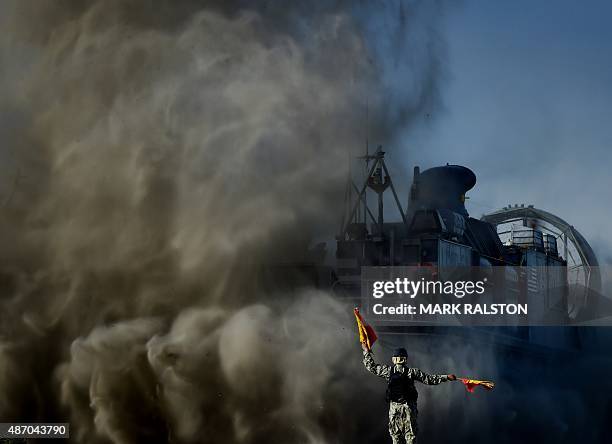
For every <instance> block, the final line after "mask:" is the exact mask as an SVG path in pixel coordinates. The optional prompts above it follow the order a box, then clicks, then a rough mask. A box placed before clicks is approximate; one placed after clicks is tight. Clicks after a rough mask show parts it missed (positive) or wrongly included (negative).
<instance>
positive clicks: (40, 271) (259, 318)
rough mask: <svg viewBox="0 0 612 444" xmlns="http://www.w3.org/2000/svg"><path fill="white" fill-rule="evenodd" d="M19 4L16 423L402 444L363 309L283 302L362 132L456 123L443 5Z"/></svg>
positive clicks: (4, 273) (9, 81)
mask: <svg viewBox="0 0 612 444" xmlns="http://www.w3.org/2000/svg"><path fill="white" fill-rule="evenodd" d="M0 8H1V9H0V17H1V19H0V20H1V25H2V33H3V39H2V43H1V44H0V57H1V66H2V69H1V80H2V82H1V83H2V86H1V87H0V98H1V103H2V105H1V108H0V134H1V135H2V148H1V151H0V160H1V164H2V168H1V170H0V172H1V176H2V179H1V181H0V186H1V188H0V195H1V197H2V200H0V203H1V204H2V208H1V212H0V243H1V244H2V251H1V252H0V289H1V293H0V295H1V299H0V304H1V307H0V308H1V311H0V312H1V313H2V315H1V316H2V319H1V323H0V326H1V327H0V391H1V392H2V393H3V396H2V397H0V418H1V419H2V420H3V421H68V422H70V424H71V439H72V440H73V441H74V442H87V443H95V442H99V443H107V442H112V443H132V442H180V443H190V442H211V443H216V442H224V443H261V442H304V443H322V442H356V441H357V440H362V441H363V440H365V441H371V442H374V441H375V440H376V439H378V438H377V437H381V436H385V435H386V432H385V428H386V427H385V424H384V421H376V422H375V423H374V424H372V423H371V421H370V420H368V419H367V418H369V416H370V409H371V403H369V402H368V400H371V399H372V396H374V394H375V395H376V396H377V398H376V399H380V401H378V405H379V407H381V408H383V409H384V405H383V403H382V395H380V394H379V393H377V390H368V389H367V387H370V388H372V387H375V385H374V384H375V382H373V381H372V380H371V378H368V377H367V376H366V375H364V373H365V372H364V371H363V369H362V368H361V367H360V365H361V364H360V362H359V359H357V356H358V354H357V351H356V350H355V349H356V345H355V341H354V332H353V330H352V320H351V318H350V311H348V310H347V307H345V306H344V305H343V304H341V303H340V302H338V301H337V300H336V299H334V298H332V297H331V296H329V295H328V294H325V293H324V292H321V291H318V290H314V289H300V290H295V289H293V290H292V289H287V287H289V288H292V286H291V285H288V286H285V287H284V288H276V287H275V286H273V285H272V286H271V285H270V282H272V283H274V282H275V281H276V280H282V279H281V278H285V277H287V276H286V275H287V274H288V275H289V277H291V272H288V273H286V272H284V271H283V270H285V268H282V267H280V268H278V264H287V263H294V264H295V263H305V262H309V261H312V260H313V254H314V253H313V251H312V250H309V246H310V244H311V242H312V240H313V239H317V238H320V237H321V236H324V235H326V236H329V235H330V234H331V233H333V232H334V230H335V229H337V227H336V224H337V220H338V217H339V211H338V208H340V205H341V204H342V200H341V197H342V196H341V193H342V190H343V187H342V185H343V181H344V178H345V175H346V170H345V168H344V166H345V165H346V159H347V156H348V153H349V151H350V150H352V149H353V147H355V146H357V145H360V144H362V143H363V140H364V135H365V134H366V130H365V127H366V126H367V127H368V130H367V133H368V134H370V136H371V137H372V140H376V141H379V142H381V143H386V142H390V141H392V140H393V138H394V137H395V134H396V130H397V129H398V128H400V127H406V126H408V125H410V124H411V123H412V122H413V120H414V119H415V118H416V117H418V116H420V115H422V114H423V113H424V112H426V111H427V110H429V109H430V108H432V107H435V106H437V105H438V104H439V95H438V89H437V86H438V81H439V79H440V76H441V75H442V74H443V72H442V71H443V70H442V68H441V65H440V56H441V53H442V52H443V43H442V42H441V41H440V39H439V36H438V35H437V31H436V26H437V21H438V18H439V16H440V13H441V10H442V9H443V5H442V4H439V3H436V2H414V1H413V2H403V1H400V2H397V3H393V4H391V3H387V2H364V3H360V4H358V5H353V4H352V2H338V1H319V2H315V3H314V4H301V5H300V4H286V3H283V4H282V5H281V4H273V3H272V2H265V1H262V2H240V1H229V2H212V1H210V2H207V1H180V2H171V1H158V2H134V1H128V0H111V1H107V0H104V1H102V0H99V1H69V0H65V1H56V2H45V3H40V2H35V1H9V2H3V4H2V6H0ZM366 107H367V109H368V110H369V112H368V114H369V117H368V119H367V120H366V118H365V114H366V113H365V109H366ZM274 264H276V265H274ZM270 267H272V269H271V270H272V271H270ZM274 267H276V268H274ZM265 276H272V277H271V278H270V277H268V278H266V277H265ZM289 281H291V279H289ZM354 387H363V389H362V390H355V389H354ZM375 404H376V403H375ZM349 417H353V418H355V420H354V421H351V420H348V419H347V418H349Z"/></svg>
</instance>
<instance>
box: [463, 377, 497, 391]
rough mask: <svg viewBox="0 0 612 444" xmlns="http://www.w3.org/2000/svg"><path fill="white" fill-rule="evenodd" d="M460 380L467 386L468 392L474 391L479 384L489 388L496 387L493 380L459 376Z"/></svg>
mask: <svg viewBox="0 0 612 444" xmlns="http://www.w3.org/2000/svg"><path fill="white" fill-rule="evenodd" d="M457 379H459V381H461V382H463V385H465V388H466V390H467V391H468V392H470V393H474V389H475V388H476V387H477V386H481V387H484V388H485V389H487V390H493V388H494V387H495V383H494V382H492V381H479V380H478V379H466V378H457Z"/></svg>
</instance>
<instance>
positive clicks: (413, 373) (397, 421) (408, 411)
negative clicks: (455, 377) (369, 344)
mask: <svg viewBox="0 0 612 444" xmlns="http://www.w3.org/2000/svg"><path fill="white" fill-rule="evenodd" d="M363 365H365V368H367V369H368V371H370V372H372V373H374V374H375V375H376V376H380V377H381V378H384V379H386V380H387V381H388V380H389V377H390V376H391V371H392V369H393V366H392V365H384V364H377V363H376V362H375V361H374V358H373V357H372V352H367V351H364V353H363ZM403 371H405V372H407V374H406V378H408V380H409V384H411V385H412V386H414V381H419V382H421V383H423V384H427V385H437V384H440V383H442V382H445V381H448V376H447V375H428V374H427V373H424V372H422V371H421V370H419V369H418V368H409V367H404V369H403ZM414 393H415V398H414V400H408V401H406V402H393V401H391V402H390V403H389V434H390V435H391V439H392V440H393V444H401V443H404V442H405V443H406V444H416V437H417V431H418V427H417V416H418V410H417V401H416V391H415V392H414Z"/></svg>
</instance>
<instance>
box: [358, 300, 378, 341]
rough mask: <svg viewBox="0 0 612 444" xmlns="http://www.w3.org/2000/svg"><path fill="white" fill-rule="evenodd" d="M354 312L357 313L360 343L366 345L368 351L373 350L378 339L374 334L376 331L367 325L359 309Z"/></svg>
mask: <svg viewBox="0 0 612 444" xmlns="http://www.w3.org/2000/svg"><path fill="white" fill-rule="evenodd" d="M353 312H354V313H355V320H356V321H357V330H358V331H359V342H361V343H362V344H364V345H365V346H366V347H367V348H368V350H371V349H372V345H374V342H376V339H378V337H377V336H376V333H374V329H373V328H372V327H370V326H369V325H368V324H366V322H365V321H364V320H363V318H362V317H361V314H360V313H359V309H358V308H355V309H354V310H353Z"/></svg>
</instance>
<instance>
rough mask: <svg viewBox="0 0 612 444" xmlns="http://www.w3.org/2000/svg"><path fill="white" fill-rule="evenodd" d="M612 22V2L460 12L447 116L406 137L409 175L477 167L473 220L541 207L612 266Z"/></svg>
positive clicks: (447, 31)
mask: <svg viewBox="0 0 612 444" xmlns="http://www.w3.org/2000/svg"><path fill="white" fill-rule="evenodd" d="M611 18H612V2H603V1H600V2H596V1H589V2H577V1H573V2H572V1H555V2H552V1H548V2H544V1H541V2H535V1H507V2H502V1H484V0H480V1H476V0H472V1H469V0H468V1H465V2H464V3H463V4H462V5H461V6H460V7H456V8H453V9H452V11H451V13H449V14H447V15H446V17H445V20H444V29H443V33H444V35H445V37H446V39H447V42H448V57H447V60H446V70H447V75H446V77H447V78H446V80H445V81H444V82H443V83H442V92H441V95H442V99H443V103H444V109H443V110H442V111H439V112H438V113H437V115H435V116H432V123H431V124H429V125H427V127H426V128H420V129H417V130H414V129H412V130H411V131H410V132H409V133H407V134H406V135H405V137H404V138H403V140H404V142H403V143H405V147H403V148H404V149H403V150H402V151H404V152H407V153H408V164H409V165H410V167H409V168H408V170H411V167H412V165H414V164H415V163H417V164H420V165H421V167H430V166H434V165H439V164H444V163H446V162H449V163H459V164H463V165H466V166H468V167H470V168H472V169H473V170H474V171H475V172H476V175H477V177H478V183H477V184H476V187H475V189H474V190H473V191H472V192H471V193H470V198H471V200H470V201H469V202H468V210H469V211H470V212H471V214H472V216H474V217H479V216H480V215H481V214H482V213H483V212H487V211H490V210H492V209H495V208H501V207H502V206H505V205H507V204H508V203H529V204H534V205H535V206H536V207H539V208H542V209H546V210H549V211H551V212H553V213H556V214H558V215H559V216H561V217H562V218H564V219H566V220H567V221H568V222H569V223H571V224H573V225H574V226H576V227H577V228H578V229H579V230H580V231H582V232H583V234H585V236H586V237H587V238H588V239H589V241H590V242H591V243H592V245H593V247H594V248H596V250H598V251H599V253H600V256H604V257H600V259H605V257H608V256H609V257H610V258H612V253H611V252H612V241H610V239H612V226H611V221H612V199H611V197H612V175H611V174H610V173H611V171H612V27H611V26H610V23H611V22H612V20H611ZM611 260H612V259H611ZM602 262H603V261H602Z"/></svg>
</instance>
